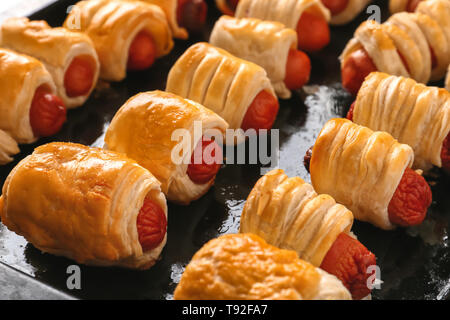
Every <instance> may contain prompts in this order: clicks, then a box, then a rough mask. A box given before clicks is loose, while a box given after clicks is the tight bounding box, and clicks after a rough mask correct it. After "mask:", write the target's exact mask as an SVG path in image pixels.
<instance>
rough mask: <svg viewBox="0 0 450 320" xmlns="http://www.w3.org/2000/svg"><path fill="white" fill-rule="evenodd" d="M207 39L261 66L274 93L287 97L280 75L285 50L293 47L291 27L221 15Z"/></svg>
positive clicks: (281, 73)
mask: <svg viewBox="0 0 450 320" xmlns="http://www.w3.org/2000/svg"><path fill="white" fill-rule="evenodd" d="M209 43H211V44H212V45H214V46H216V47H219V48H222V49H224V50H226V51H228V52H229V53H231V54H233V55H235V56H236V57H239V58H241V59H244V60H248V61H251V62H254V63H256V64H257V65H259V66H261V67H263V68H264V70H266V72H267V76H268V77H269V79H270V81H271V82H272V86H273V87H274V89H275V92H276V93H277V95H278V96H279V97H280V98H283V99H289V98H290V97H291V91H290V90H289V89H288V88H287V87H286V85H285V84H284V78H285V77H286V64H287V59H288V55H289V50H291V49H297V33H296V32H295V30H293V29H290V28H286V27H285V26H284V25H283V24H281V23H279V22H275V21H264V20H260V19H256V18H242V19H239V18H233V17H230V16H222V17H221V18H220V19H219V20H217V22H216V24H215V25H214V28H213V30H212V33H211V37H210V39H209ZM274 57H276V59H274Z"/></svg>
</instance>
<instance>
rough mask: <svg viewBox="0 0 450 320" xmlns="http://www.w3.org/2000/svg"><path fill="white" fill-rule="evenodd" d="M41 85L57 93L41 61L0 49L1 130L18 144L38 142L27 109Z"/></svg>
mask: <svg viewBox="0 0 450 320" xmlns="http://www.w3.org/2000/svg"><path fill="white" fill-rule="evenodd" d="M41 86H45V87H46V88H47V89H49V91H50V92H51V93H56V86H55V83H54V82H53V79H52V76H51V75H50V73H49V72H48V71H47V69H46V68H45V67H44V65H43V64H42V63H41V62H39V61H38V60H36V59H35V58H32V57H30V56H26V55H23V54H19V53H16V52H14V51H11V50H9V49H0V97H1V99H0V129H1V130H4V131H6V132H7V133H8V134H9V135H10V136H11V137H12V138H13V139H14V140H15V141H17V142H18V143H31V142H34V141H36V140H37V137H36V136H35V135H34V133H33V129H32V127H31V124H30V108H31V102H32V101H33V97H34V93H35V92H36V89H37V88H39V87H41Z"/></svg>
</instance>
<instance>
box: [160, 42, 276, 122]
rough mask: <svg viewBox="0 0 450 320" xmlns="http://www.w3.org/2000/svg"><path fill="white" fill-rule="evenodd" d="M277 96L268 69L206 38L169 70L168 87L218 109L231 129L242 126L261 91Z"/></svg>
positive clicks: (212, 108) (167, 88)
mask: <svg viewBox="0 0 450 320" xmlns="http://www.w3.org/2000/svg"><path fill="white" fill-rule="evenodd" d="M264 90H265V91H267V92H269V93H270V94H271V95H272V96H273V97H275V98H276V95H275V92H274V90H273V88H272V85H271V83H270V80H269V78H267V74H266V71H265V70H264V69H263V68H262V67H260V66H258V65H256V64H254V63H251V62H248V61H245V60H242V59H239V58H236V57H235V56H233V55H231V54H229V53H228V52H226V51H225V50H222V49H220V48H216V47H214V46H211V45H209V44H208V43H205V42H199V43H196V44H194V45H193V46H191V47H190V48H189V49H188V50H186V52H185V53H184V54H183V55H182V56H181V57H180V58H179V59H178V61H177V62H176V63H175V64H174V65H173V67H172V69H171V70H170V72H169V76H168V79H167V87H166V91H168V92H173V93H175V94H177V95H179V96H181V97H183V98H187V99H190V100H193V101H196V102H198V103H200V104H202V105H204V106H205V107H207V108H209V109H211V110H212V111H214V112H216V113H217V114H218V115H220V116H221V117H222V118H224V119H225V121H227V122H228V124H229V126H230V128H231V129H239V128H240V127H241V124H242V121H243V119H244V116H245V114H246V112H247V109H248V108H249V106H250V104H251V103H252V101H253V100H254V99H255V97H256V96H257V95H258V93H260V92H261V91H264Z"/></svg>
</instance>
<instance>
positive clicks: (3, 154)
mask: <svg viewBox="0 0 450 320" xmlns="http://www.w3.org/2000/svg"><path fill="white" fill-rule="evenodd" d="M19 152H20V149H19V146H18V145H17V142H16V140H14V139H13V138H11V136H10V135H9V134H8V133H6V132H5V131H3V130H0V165H2V164H7V163H9V162H11V161H12V160H13V158H11V156H13V155H15V154H17V153H19Z"/></svg>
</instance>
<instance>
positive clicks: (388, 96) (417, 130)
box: [352, 72, 450, 171]
mask: <svg viewBox="0 0 450 320" xmlns="http://www.w3.org/2000/svg"><path fill="white" fill-rule="evenodd" d="M352 113H353V116H352V120H353V122H355V123H357V124H360V125H363V126H366V127H368V128H370V129H372V130H381V131H386V132H389V133H390V134H391V135H392V136H393V137H394V138H396V139H398V141H399V142H401V143H405V144H408V145H409V146H411V147H412V149H413V150H414V156H415V161H414V167H415V168H418V169H422V170H425V171H427V170H429V169H431V168H432V167H433V166H437V167H442V166H443V164H445V160H444V161H443V159H442V157H441V155H442V154H445V152H443V145H444V140H445V139H446V137H448V136H449V133H450V93H449V92H448V91H447V90H445V89H440V88H437V87H427V86H425V85H423V84H419V83H417V82H415V81H414V80H412V79H409V78H403V77H397V76H390V75H388V74H385V73H380V72H373V73H371V74H370V75H369V76H368V77H367V78H366V80H365V81H364V83H363V85H362V86H361V89H360V90H359V93H358V96H357V98H356V101H355V104H354V106H353V109H352ZM448 169H450V167H449V168H448Z"/></svg>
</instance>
